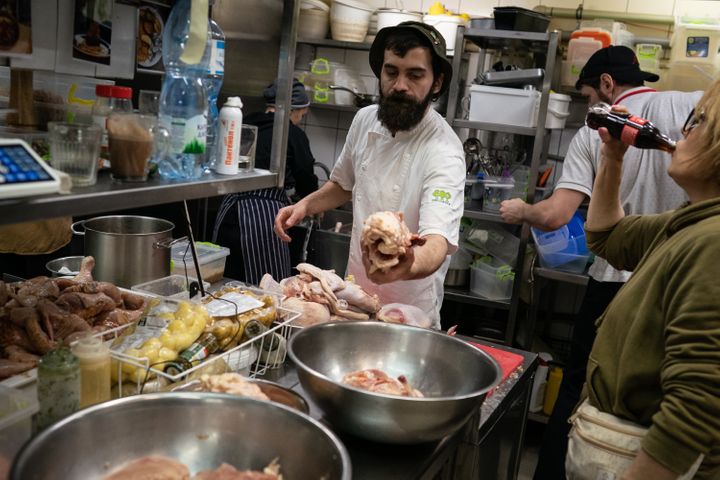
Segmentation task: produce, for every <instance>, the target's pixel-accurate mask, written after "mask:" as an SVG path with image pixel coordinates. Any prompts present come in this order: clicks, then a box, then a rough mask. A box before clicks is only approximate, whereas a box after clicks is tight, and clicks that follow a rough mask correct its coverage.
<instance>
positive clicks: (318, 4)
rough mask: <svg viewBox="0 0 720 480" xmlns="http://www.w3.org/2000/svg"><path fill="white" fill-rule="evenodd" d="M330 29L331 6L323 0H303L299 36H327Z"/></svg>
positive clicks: (316, 37)
mask: <svg viewBox="0 0 720 480" xmlns="http://www.w3.org/2000/svg"><path fill="white" fill-rule="evenodd" d="M329 29H330V7H329V6H328V5H327V4H326V3H325V2H322V1H321V0H302V2H301V3H300V19H299V21H298V37H300V38H310V39H322V38H326V37H327V34H328V30H329Z"/></svg>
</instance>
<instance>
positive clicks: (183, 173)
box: [158, 0, 210, 179]
mask: <svg viewBox="0 0 720 480" xmlns="http://www.w3.org/2000/svg"><path fill="white" fill-rule="evenodd" d="M190 4H191V0H178V1H177V2H176V3H175V7H173V9H172V12H170V17H169V18H168V20H167V23H166V24H165V32H164V33H163V49H162V54H163V63H164V64H165V80H164V82H163V86H162V91H161V93H160V108H159V115H158V121H159V123H160V125H161V126H163V127H164V128H165V129H167V130H168V131H169V132H170V149H169V153H168V154H167V155H165V156H164V157H163V158H162V159H159V161H158V171H159V172H160V176H162V177H163V178H168V179H196V178H199V177H200V176H201V175H202V166H203V163H204V160H205V158H206V141H207V117H206V110H207V96H206V93H205V87H204V86H203V83H202V79H203V77H204V76H205V72H206V71H207V68H208V61H209V57H210V53H209V49H208V48H207V41H206V42H205V49H204V54H203V55H202V58H201V59H200V60H199V61H194V60H188V61H187V62H186V61H185V60H184V59H183V58H184V57H183V52H184V51H185V49H186V47H187V46H188V44H189V43H190V41H189V38H190ZM205 38H207V37H205Z"/></svg>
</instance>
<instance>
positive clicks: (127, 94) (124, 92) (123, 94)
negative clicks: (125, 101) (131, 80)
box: [112, 86, 132, 98]
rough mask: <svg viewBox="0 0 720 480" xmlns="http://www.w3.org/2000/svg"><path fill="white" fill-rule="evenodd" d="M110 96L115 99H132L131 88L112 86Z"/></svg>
mask: <svg viewBox="0 0 720 480" xmlns="http://www.w3.org/2000/svg"><path fill="white" fill-rule="evenodd" d="M112 96H113V97H115V98H132V88H130V87H115V86H113V87H112Z"/></svg>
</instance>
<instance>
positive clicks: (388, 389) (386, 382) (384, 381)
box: [342, 368, 423, 398]
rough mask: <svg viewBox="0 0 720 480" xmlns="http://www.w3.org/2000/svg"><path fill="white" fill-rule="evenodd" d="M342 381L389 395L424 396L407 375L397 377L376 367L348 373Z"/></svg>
mask: <svg viewBox="0 0 720 480" xmlns="http://www.w3.org/2000/svg"><path fill="white" fill-rule="evenodd" d="M342 383H344V384H345V385H349V386H351V387H355V388H361V389H363V390H368V391H370V392H375V393H384V394H387V395H399V396H401V397H414V398H422V396H423V394H422V393H421V392H420V391H419V390H416V389H414V388H412V386H410V382H408V380H407V378H406V377H405V375H400V376H398V377H397V379H395V378H392V377H391V376H390V375H388V374H387V373H385V372H383V371H382V370H377V369H375V368H370V369H367V370H358V371H356V372H351V373H348V374H346V375H345V376H344V377H343V378H342Z"/></svg>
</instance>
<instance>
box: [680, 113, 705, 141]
mask: <svg viewBox="0 0 720 480" xmlns="http://www.w3.org/2000/svg"><path fill="white" fill-rule="evenodd" d="M704 120H705V112H704V111H703V110H700V112H697V113H696V112H695V109H694V108H693V109H692V110H691V111H690V115H688V118H687V120H685V125H683V127H682V130H680V131H681V132H682V134H683V136H685V137H687V136H688V134H689V133H690V132H691V131H692V129H693V128H695V127H697V126H698V125H700V124H701V123H702V122H703V121H704Z"/></svg>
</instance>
